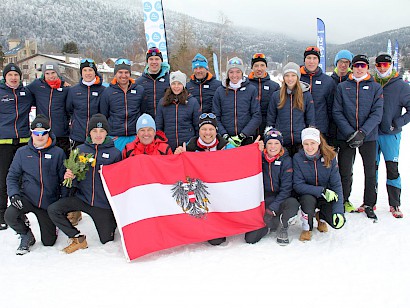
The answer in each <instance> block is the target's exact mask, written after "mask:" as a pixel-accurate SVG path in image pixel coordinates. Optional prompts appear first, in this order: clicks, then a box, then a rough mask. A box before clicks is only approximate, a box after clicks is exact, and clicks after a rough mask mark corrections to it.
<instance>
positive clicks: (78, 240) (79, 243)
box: [63, 235, 88, 253]
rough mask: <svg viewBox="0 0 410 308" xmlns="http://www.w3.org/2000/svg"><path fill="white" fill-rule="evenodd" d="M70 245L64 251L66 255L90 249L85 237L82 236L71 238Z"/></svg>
mask: <svg viewBox="0 0 410 308" xmlns="http://www.w3.org/2000/svg"><path fill="white" fill-rule="evenodd" d="M70 241H71V243H70V245H68V246H67V247H66V248H64V249H63V251H64V252H65V253H73V252H74V251H76V250H78V249H85V248H88V245H87V240H86V238H85V235H80V236H79V237H73V238H70Z"/></svg>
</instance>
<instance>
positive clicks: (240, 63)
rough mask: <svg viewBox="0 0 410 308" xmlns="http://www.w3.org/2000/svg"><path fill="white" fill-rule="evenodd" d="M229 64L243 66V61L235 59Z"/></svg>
mask: <svg viewBox="0 0 410 308" xmlns="http://www.w3.org/2000/svg"><path fill="white" fill-rule="evenodd" d="M228 64H230V65H231V64H236V65H243V63H242V60H241V59H239V58H234V59H231V60H229V62H228Z"/></svg>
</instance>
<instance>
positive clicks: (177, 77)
mask: <svg viewBox="0 0 410 308" xmlns="http://www.w3.org/2000/svg"><path fill="white" fill-rule="evenodd" d="M174 81H179V82H180V83H182V85H183V86H184V88H185V87H186V75H185V74H184V73H183V72H181V71H176V72H172V73H171V74H170V75H169V84H170V85H171V84H172V83H173V82H174Z"/></svg>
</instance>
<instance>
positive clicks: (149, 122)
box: [137, 113, 157, 132]
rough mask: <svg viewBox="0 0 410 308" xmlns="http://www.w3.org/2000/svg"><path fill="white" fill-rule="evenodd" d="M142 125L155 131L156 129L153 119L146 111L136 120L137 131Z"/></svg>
mask: <svg viewBox="0 0 410 308" xmlns="http://www.w3.org/2000/svg"><path fill="white" fill-rule="evenodd" d="M144 127H151V128H153V129H154V130H155V131H156V130H157V127H156V126H155V121H154V119H153V118H152V117H151V116H150V115H149V114H146V113H143V114H142V115H141V116H140V117H139V118H138V121H137V132H138V131H139V130H140V129H141V128H144Z"/></svg>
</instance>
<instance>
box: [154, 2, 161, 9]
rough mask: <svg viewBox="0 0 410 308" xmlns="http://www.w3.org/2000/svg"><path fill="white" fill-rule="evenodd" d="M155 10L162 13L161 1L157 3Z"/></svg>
mask: <svg viewBox="0 0 410 308" xmlns="http://www.w3.org/2000/svg"><path fill="white" fill-rule="evenodd" d="M155 9H156V10H157V11H162V5H161V1H158V2H155Z"/></svg>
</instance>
